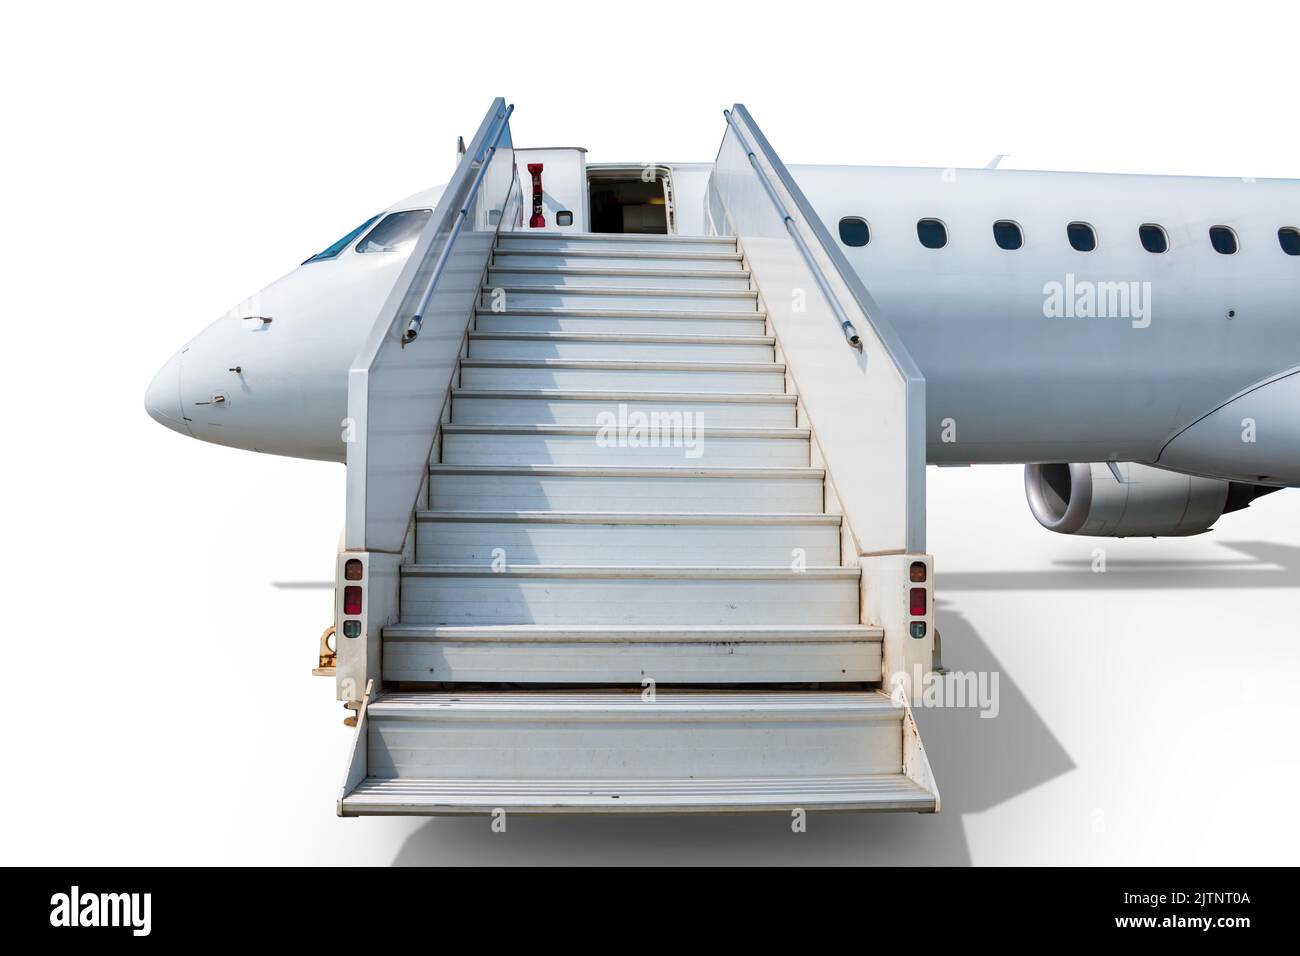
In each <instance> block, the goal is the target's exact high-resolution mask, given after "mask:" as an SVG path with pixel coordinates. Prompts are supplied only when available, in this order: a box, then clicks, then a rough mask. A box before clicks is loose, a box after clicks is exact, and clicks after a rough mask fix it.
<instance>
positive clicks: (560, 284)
mask: <svg viewBox="0 0 1300 956" xmlns="http://www.w3.org/2000/svg"><path fill="white" fill-rule="evenodd" d="M485 285H486V286H487V287H488V288H491V289H498V288H507V289H509V288H516V287H517V288H524V287H529V288H531V287H533V286H538V287H547V288H567V287H569V286H578V287H581V288H589V289H594V288H602V289H606V288H608V289H676V290H679V291H680V290H687V289H692V290H693V289H708V290H715V291H719V290H728V289H737V290H742V291H747V290H749V289H750V288H751V285H750V279H749V273H748V272H747V271H745V270H739V271H738V270H736V269H708V270H706V269H674V268H668V267H664V268H640V267H636V266H632V265H625V266H621V267H618V268H600V267H594V266H514V267H511V268H508V269H504V268H501V267H500V266H498V265H495V264H493V265H491V266H489V267H488V275H487V282H486V283H485Z"/></svg>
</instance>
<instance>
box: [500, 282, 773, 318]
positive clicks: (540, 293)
mask: <svg viewBox="0 0 1300 956" xmlns="http://www.w3.org/2000/svg"><path fill="white" fill-rule="evenodd" d="M757 303H758V293H757V292H754V291H748V292H747V291H745V290H743V289H733V290H729V291H725V292H723V291H717V290H712V289H651V288H600V287H599V286H595V287H593V286H562V285H551V286H545V285H538V286H487V287H484V289H483V290H482V295H481V297H480V303H479V304H480V305H483V306H486V307H488V308H494V307H495V308H499V309H502V310H507V311H508V310H510V309H535V308H574V309H670V310H671V309H679V308H680V309H688V310H690V311H692V312H740V311H744V310H747V309H748V310H755V311H756V310H757V308H758V305H757Z"/></svg>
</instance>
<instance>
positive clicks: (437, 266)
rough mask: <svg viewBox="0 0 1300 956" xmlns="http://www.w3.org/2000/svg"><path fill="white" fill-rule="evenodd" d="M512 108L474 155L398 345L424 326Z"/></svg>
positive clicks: (512, 174) (512, 176)
mask: <svg viewBox="0 0 1300 956" xmlns="http://www.w3.org/2000/svg"><path fill="white" fill-rule="evenodd" d="M514 111H515V107H514V104H513V103H512V104H511V105H509V106H507V107H506V108H505V109H504V110H503V111H502V112H501V113H499V114H498V115H497V120H498V124H499V125H498V126H497V131H496V135H495V136H493V137H492V140H491V142H490V143H488V144H487V147H486V149H484V150H483V151H482V154H481V156H478V157H475V158H476V159H477V160H478V162H479V167H478V172H477V173H475V174H474V181H473V182H472V183H471V184H470V187H469V192H467V193H466V194H465V200H464V202H462V203H461V207H460V211H459V212H457V213H456V224H455V225H454V226H452V227H451V231H450V232H449V233H448V234H447V241H446V242H445V243H443V247H442V252H441V253H439V254H438V261H437V262H436V263H434V266H433V271H432V272H431V273H430V274H429V281H428V284H427V285H426V286H425V290H424V295H422V296H421V297H420V304H419V305H418V306H416V309H415V314H414V315H412V316H411V320H410V321H409V322H408V323H407V325H406V334H405V335H404V336H402V346H403V347H405V346H406V345H407V344H408V343H410V342H414V341H415V340H416V338H417V337H419V335H420V327H421V326H422V325H424V312H425V310H426V309H427V308H428V307H429V302H430V301H431V300H432V299H433V292H434V289H435V288H436V287H437V285H438V279H439V278H440V277H441V276H442V270H443V268H444V267H445V266H446V265H447V260H448V259H449V258H450V257H451V249H452V246H453V245H455V243H456V237H457V236H458V235H460V230H461V227H462V226H464V225H465V220H466V219H467V218H468V217H469V208H470V206H472V205H473V204H474V197H475V196H476V195H477V194H478V188H479V186H480V185H482V183H483V177H484V175H485V174H486V173H487V171H488V168H489V167H490V166H491V165H492V157H493V156H495V155H496V151H497V145H498V144H499V143H500V142H501V137H502V136H503V135H504V134H505V131H506V129H507V127H508V125H509V122H510V114H511V113H513V112H514ZM517 175H518V170H516V169H515V168H514V167H511V170H510V185H511V187H512V188H513V186H514V181H515V177H516V176H517Z"/></svg>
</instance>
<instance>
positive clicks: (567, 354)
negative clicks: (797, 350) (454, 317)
mask: <svg viewBox="0 0 1300 956" xmlns="http://www.w3.org/2000/svg"><path fill="white" fill-rule="evenodd" d="M773 347H774V345H773V339H771V338H770V337H768V336H765V335H734V336H730V335H691V334H677V335H664V334H645V333H642V334H635V335H627V334H617V333H612V332H602V333H586V332H471V333H470V334H469V357H470V358H475V359H496V358H508V359H591V360H598V359H610V360H621V361H626V360H636V359H651V360H659V361H664V362H674V361H676V362H689V361H705V362H770V361H772V360H773V357H774V353H773Z"/></svg>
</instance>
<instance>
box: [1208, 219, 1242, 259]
mask: <svg viewBox="0 0 1300 956" xmlns="http://www.w3.org/2000/svg"><path fill="white" fill-rule="evenodd" d="M1210 245H1212V246H1214V251H1215V252H1217V253H1218V254H1219V255H1221V256H1231V255H1236V253H1237V249H1238V245H1237V234H1236V233H1235V232H1233V231H1232V230H1231V229H1229V228H1228V227H1227V226H1211V227H1210Z"/></svg>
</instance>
